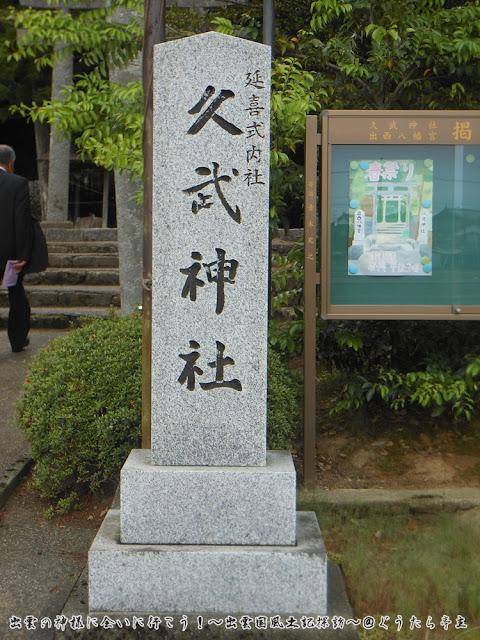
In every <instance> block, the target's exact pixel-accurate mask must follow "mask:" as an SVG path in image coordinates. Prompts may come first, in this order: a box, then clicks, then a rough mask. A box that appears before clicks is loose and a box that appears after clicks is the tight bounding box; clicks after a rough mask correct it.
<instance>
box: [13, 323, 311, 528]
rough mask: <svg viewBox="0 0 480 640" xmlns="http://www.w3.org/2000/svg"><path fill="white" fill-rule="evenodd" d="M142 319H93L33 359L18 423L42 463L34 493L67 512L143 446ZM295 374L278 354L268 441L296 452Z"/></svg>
mask: <svg viewBox="0 0 480 640" xmlns="http://www.w3.org/2000/svg"><path fill="white" fill-rule="evenodd" d="M141 344H142V319H141V317H140V315H138V314H133V315H130V316H125V317H119V316H116V315H115V314H111V315H110V316H109V318H108V319H106V320H102V319H92V320H89V321H88V322H87V323H86V324H85V325H84V326H82V327H80V328H77V329H73V330H71V331H70V332H69V333H68V334H67V335H66V336H65V337H63V338H59V339H57V340H54V341H52V342H51V343H50V344H49V345H48V346H47V347H46V348H45V349H44V350H42V351H41V352H39V353H38V354H37V355H36V356H35V357H34V359H33V361H32V363H31V365H30V367H29V371H28V377H27V379H26V381H25V383H24V385H23V394H22V397H21V399H20V401H19V403H18V407H17V415H18V422H19V425H20V427H21V428H22V430H23V432H24V433H25V435H26V437H27V439H28V441H29V442H30V446H31V453H32V457H33V458H34V460H35V470H34V474H33V479H34V487H35V489H36V490H37V491H38V493H39V495H40V496H41V497H43V498H49V499H50V500H51V501H52V506H51V507H50V509H49V511H48V515H51V516H53V515H54V514H55V513H66V512H68V511H69V510H70V509H71V508H72V507H75V506H77V504H78V499H79V497H81V496H82V495H83V494H85V493H87V492H92V493H94V492H96V491H98V489H99V488H100V487H101V486H102V485H103V484H105V483H107V482H111V481H112V480H116V479H117V478H118V474H119V471H120V469H121V467H122V465H123V463H124V462H125V460H126V458H127V457H128V454H129V453H130V451H131V449H133V448H137V447H139V446H140V425H141V388H142V376H141ZM299 389H301V383H300V381H299V380H295V374H294V373H293V372H291V371H289V370H288V369H287V367H286V366H285V364H283V363H282V361H281V358H280V356H279V354H278V353H276V352H274V351H273V350H271V349H270V352H269V374H268V408H267V420H268V429H267V440H268V445H269V447H270V448H275V449H284V448H288V447H289V446H291V444H292V442H293V440H294V439H295V438H296V436H297V433H298V424H299V412H298V401H297V398H298V392H299Z"/></svg>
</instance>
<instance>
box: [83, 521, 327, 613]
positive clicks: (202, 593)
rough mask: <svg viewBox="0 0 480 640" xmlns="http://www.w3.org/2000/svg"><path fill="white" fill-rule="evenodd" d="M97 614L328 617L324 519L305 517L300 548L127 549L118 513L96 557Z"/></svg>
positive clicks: (93, 601) (93, 589)
mask: <svg viewBox="0 0 480 640" xmlns="http://www.w3.org/2000/svg"><path fill="white" fill-rule="evenodd" d="M88 572H89V609H90V611H91V612H95V611H103V612H105V611H111V612H124V613H125V612H141V611H162V612H166V613H180V614H184V613H185V614H188V613H201V612H206V611H209V612H228V613H231V614H239V613H244V614H252V613H256V614H294V613H305V614H306V613H315V614H318V615H325V614H326V613H327V557H326V552H325V547H324V545H323V540H322V536H321V533H320V529H319V526H318V522H317V518H316V516H315V514H314V513H311V512H298V513H297V544H296V546H294V547H281V546H280V547H265V546H244V547H241V546H203V545H198V546H197V545H183V546H182V545H124V544H121V543H120V513H119V511H117V510H113V509H112V510H110V511H109V513H108V514H107V516H106V517H105V520H104V522H103V524H102V526H101V528H100V530H99V532H98V534H97V537H96V538H95V540H94V542H93V544H92V546H91V548H90V552H89V558H88Z"/></svg>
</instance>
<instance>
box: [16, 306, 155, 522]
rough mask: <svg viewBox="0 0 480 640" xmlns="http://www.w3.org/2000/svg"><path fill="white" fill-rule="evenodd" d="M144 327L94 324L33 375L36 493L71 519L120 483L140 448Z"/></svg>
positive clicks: (26, 422)
mask: <svg viewBox="0 0 480 640" xmlns="http://www.w3.org/2000/svg"><path fill="white" fill-rule="evenodd" d="M141 344H142V322H141V318H140V317H139V316H138V317H137V316H136V315H130V316H126V317H118V316H115V315H111V316H110V317H109V318H108V319H107V320H102V319H94V320H91V321H90V322H88V324H86V325H85V326H82V327H80V328H78V329H74V330H72V331H70V332H69V333H68V334H67V335H66V336H65V337H64V338H59V339H57V340H54V341H53V342H51V343H50V344H49V345H48V346H47V347H46V348H45V349H44V350H43V351H41V352H39V353H38V354H37V355H36V356H35V358H34V359H33V362H32V364H31V366H30V368H29V372H28V377H27V379H26V381H25V383H24V385H23V395H22V397H21V399H20V402H19V405H18V419H19V425H20V427H21V428H22V430H23V432H24V433H25V436H26V438H27V440H28V441H29V443H30V446H31V453H32V457H33V458H34V460H35V470H34V487H35V488H36V490H37V491H38V492H39V494H40V496H41V497H44V498H50V499H52V500H55V501H56V504H55V510H56V511H58V512H66V511H68V510H69V509H70V508H71V507H72V506H74V505H75V503H76V502H77V499H78V497H79V496H80V495H82V494H83V493H85V492H88V491H90V492H95V491H97V490H98V489H99V488H100V486H101V485H102V484H103V483H105V482H108V481H111V480H112V479H114V478H115V477H116V476H117V474H118V472H119V470H120V468H121V466H122V464H123V462H124V461H125V459H126V458H127V456H128V454H129V452H130V450H131V449H132V448H134V447H138V446H139V444H140V424H141Z"/></svg>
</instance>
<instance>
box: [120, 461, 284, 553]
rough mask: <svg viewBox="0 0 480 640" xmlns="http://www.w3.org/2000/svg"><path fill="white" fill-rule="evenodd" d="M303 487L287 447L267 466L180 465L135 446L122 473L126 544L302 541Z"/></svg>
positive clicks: (121, 519) (122, 511)
mask: <svg viewBox="0 0 480 640" xmlns="http://www.w3.org/2000/svg"><path fill="white" fill-rule="evenodd" d="M295 490H296V475H295V468H294V465H293V460H292V456H291V455H290V453H288V452H286V451H268V452H267V464H266V466H264V467H197V466H195V467H175V466H158V465H154V464H152V463H151V456H150V450H148V449H146V450H145V449H135V450H134V451H132V452H131V454H130V456H129V457H128V459H127V461H126V462H125V464H124V466H123V469H122V474H121V482H120V492H121V498H120V501H121V509H120V512H121V515H120V521H121V525H120V531H121V542H122V543H123V544H195V545H199V544H214V545H219V544H220V545H226V544H228V545H294V544H295V540H296V539H295V535H296V531H295V528H296V516H295V510H296V493H295Z"/></svg>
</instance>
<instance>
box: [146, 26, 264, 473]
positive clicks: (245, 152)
mask: <svg viewBox="0 0 480 640" xmlns="http://www.w3.org/2000/svg"><path fill="white" fill-rule="evenodd" d="M270 64H271V62H270V48H269V47H267V46H265V45H261V44H258V43H254V42H249V41H247V40H243V39H239V38H233V37H230V36H225V35H222V34H218V33H213V32H211V33H206V34H201V35H198V36H193V37H191V38H184V39H181V40H175V41H171V42H167V43H164V44H160V45H157V46H156V47H155V59H154V135H153V147H154V149H153V153H154V175H153V223H152V224H153V265H152V281H153V294H152V295H153V298H152V363H153V364H152V461H153V463H154V464H158V465H180V466H182V465H214V466H248V465H252V466H261V465H265V463H266V437H265V434H266V394H267V302H268V233H269V230H268V217H269V213H268V208H269V192H268V184H269V126H270V125H269V122H270V120H269V108H270Z"/></svg>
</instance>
